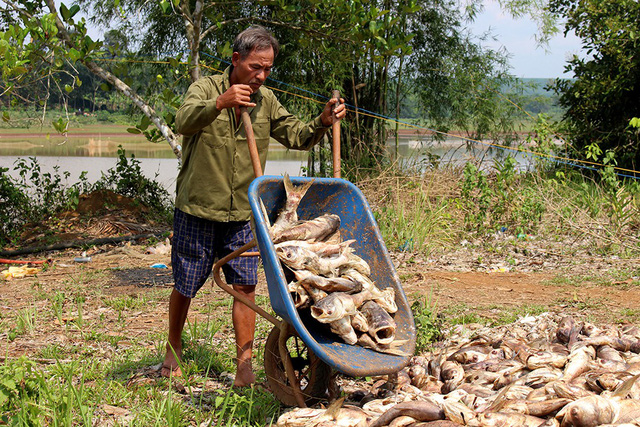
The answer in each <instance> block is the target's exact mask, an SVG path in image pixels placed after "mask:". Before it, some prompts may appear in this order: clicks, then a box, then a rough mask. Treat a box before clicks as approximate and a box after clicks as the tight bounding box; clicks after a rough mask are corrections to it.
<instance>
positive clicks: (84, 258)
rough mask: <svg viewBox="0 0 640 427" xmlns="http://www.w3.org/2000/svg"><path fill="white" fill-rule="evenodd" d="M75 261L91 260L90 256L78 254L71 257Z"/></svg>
mask: <svg viewBox="0 0 640 427" xmlns="http://www.w3.org/2000/svg"><path fill="white" fill-rule="evenodd" d="M73 260H74V261H75V262H91V257H90V256H79V257H75V258H74V259H73Z"/></svg>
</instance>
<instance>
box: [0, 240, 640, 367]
mask: <svg viewBox="0 0 640 427" xmlns="http://www.w3.org/2000/svg"><path fill="white" fill-rule="evenodd" d="M497 242H498V243H499V244H496V245H493V246H492V245H491V244H489V245H487V244H485V245H483V246H482V248H480V247H472V246H471V245H469V244H464V242H463V244H461V245H460V247H458V248H455V249H453V250H450V251H447V252H443V253H442V254H440V255H439V256H437V257H436V256H434V257H431V258H429V257H424V256H419V255H416V254H410V253H392V254H391V257H392V260H393V262H394V264H395V265H396V269H397V272H398V275H399V277H400V279H401V282H402V284H403V288H404V291H405V293H406V295H407V296H408V298H409V300H410V302H412V301H415V300H416V299H418V298H427V299H428V301H429V303H430V304H431V306H432V307H433V308H434V310H436V311H437V312H438V313H439V314H440V316H441V317H442V318H448V319H449V320H455V319H459V320H458V321H465V320H460V319H465V318H466V319H467V321H474V320H476V319H483V320H485V321H489V322H490V321H492V320H496V321H497V320H499V319H500V318H504V317H505V316H506V315H508V314H512V315H513V314H514V313H515V314H517V315H526V314H527V313H529V314H537V313H540V312H542V311H556V312H567V313H572V314H576V315H578V316H581V317H583V318H585V319H587V320H591V321H599V322H635V321H637V316H638V314H639V313H640V310H639V309H638V307H640V293H639V292H638V291H637V285H638V284H639V282H638V277H637V275H638V271H639V269H638V265H637V261H638V260H635V259H631V260H628V259H627V260H623V259H619V258H617V257H615V256H614V257H612V256H600V257H599V256H594V255H587V254H579V253H577V252H576V253H571V254H569V253H567V255H560V254H557V253H550V252H548V251H547V252H543V251H542V249H540V244H539V243H538V242H518V241H516V240H514V239H509V238H506V239H502V240H497ZM153 243H157V242H150V241H144V242H134V243H121V244H117V245H103V246H98V247H94V248H92V249H90V250H88V251H87V253H86V255H87V256H90V257H91V261H90V262H77V261H75V260H74V259H75V258H76V257H80V256H82V255H83V253H82V251H81V250H80V249H67V250H64V251H57V252H51V253H40V254H34V255H30V256H25V257H22V259H30V260H43V259H46V258H47V257H49V258H50V259H51V264H50V265H49V266H47V267H44V268H43V267H42V265H38V266H35V267H37V271H36V272H35V273H36V274H35V275H29V276H26V277H22V278H19V277H18V278H9V279H7V280H4V281H0V325H2V326H3V327H2V328H0V331H2V332H0V354H2V355H6V356H7V357H16V356H19V355H23V354H25V355H29V356H31V357H39V358H46V355H47V352H46V349H47V348H50V346H57V345H62V346H66V347H67V348H68V347H69V346H71V347H73V346H78V347H80V346H81V344H82V343H84V344H85V345H86V328H87V327H90V328H92V329H95V331H96V334H101V335H102V336H107V337H111V338H112V340H113V341H114V342H116V343H117V345H118V348H126V347H127V346H128V345H133V343H134V342H135V343H136V345H139V344H140V341H141V340H142V343H143V345H147V346H148V347H149V348H153V347H154V346H157V345H158V342H160V341H161V338H158V337H162V335H163V334H164V333H165V331H166V327H167V304H168V295H169V293H170V291H171V287H172V285H173V279H172V276H171V268H170V255H169V254H168V253H157V254H149V253H146V252H149V251H152V250H153V249H151V250H150V249H149V248H150V247H153V246H154V245H153ZM156 248H159V249H163V248H162V242H159V244H158V246H156ZM487 248H490V250H488V249H487ZM160 252H162V251H160ZM157 264H161V265H165V266H167V268H157ZM153 265H156V267H152V266H153ZM1 267H2V268H3V269H4V268H7V267H8V266H7V265H5V266H1ZM258 294H259V295H262V296H264V297H265V298H264V299H262V303H263V305H264V304H266V305H267V306H268V303H266V297H267V296H268V295H267V294H268V292H267V289H266V282H265V279H264V276H263V275H262V277H261V280H260V285H259V287H258ZM221 301H222V302H223V303H221ZM224 301H229V297H228V295H227V294H225V293H224V292H222V291H221V290H219V289H217V288H214V287H213V285H212V284H211V282H210V283H209V284H207V285H206V286H205V289H204V292H201V293H200V294H199V296H198V297H197V298H196V299H195V300H194V302H193V305H192V311H191V316H192V319H197V318H201V319H205V318H207V317H210V316H211V313H212V312H214V311H215V310H216V309H215V307H217V306H220V305H221V304H222V305H225V307H227V308H228V303H225V302H224ZM28 313H31V317H33V320H32V322H33V323H34V324H35V325H34V326H32V330H31V331H30V333H27V334H17V336H10V334H11V331H12V330H16V328H18V327H19V326H20V325H22V327H23V328H24V324H25V318H26V317H28V316H26V314H28ZM36 313H37V314H36ZM465 316H466V317H465ZM65 324H66V325H68V324H75V325H80V328H78V329H79V331H78V334H77V337H76V336H75V335H74V333H73V328H72V329H71V333H69V331H70V329H69V328H68V327H67V328H64V326H65ZM29 325H30V323H29V322H28V321H26V327H27V328H28V327H29ZM83 328H84V332H85V334H84V335H83V337H84V340H83V339H81V337H80V335H81V332H82V329H83ZM226 332H229V333H228V335H231V331H226V330H225V329H223V330H221V331H220V333H221V334H225V333H226ZM154 333H155V339H151V338H149V337H150V334H154ZM77 351H88V350H86V349H84V350H82V349H78V350H77ZM107 356H108V355H106V354H105V357H107Z"/></svg>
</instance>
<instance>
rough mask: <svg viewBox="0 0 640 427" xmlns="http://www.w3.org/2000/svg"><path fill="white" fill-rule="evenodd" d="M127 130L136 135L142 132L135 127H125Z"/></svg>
mask: <svg viewBox="0 0 640 427" xmlns="http://www.w3.org/2000/svg"><path fill="white" fill-rule="evenodd" d="M127 132H129V133H133V134H136V135H138V134H141V133H142V131H141V130H140V129H137V128H127Z"/></svg>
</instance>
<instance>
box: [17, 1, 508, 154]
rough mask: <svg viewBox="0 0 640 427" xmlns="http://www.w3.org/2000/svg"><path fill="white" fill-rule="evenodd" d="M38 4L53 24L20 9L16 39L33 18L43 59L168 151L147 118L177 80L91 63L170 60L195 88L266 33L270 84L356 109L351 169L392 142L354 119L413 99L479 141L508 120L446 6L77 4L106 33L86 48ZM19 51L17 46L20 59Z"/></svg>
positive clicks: (484, 56) (489, 58) (488, 75)
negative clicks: (106, 100) (133, 112)
mask: <svg viewBox="0 0 640 427" xmlns="http://www.w3.org/2000/svg"><path fill="white" fill-rule="evenodd" d="M40 1H46V4H45V3H42V4H40V3H38V1H36V2H35V4H37V5H41V6H42V9H46V7H48V8H49V12H50V15H46V14H44V12H39V13H35V12H34V11H31V10H30V9H29V8H27V7H26V6H25V5H23V4H21V6H22V7H19V6H12V8H7V10H9V9H10V10H11V12H12V13H17V16H18V17H19V20H20V22H21V26H17V27H16V28H21V29H25V30H26V31H28V32H30V33H31V32H36V31H37V27H38V26H39V25H40V26H42V23H37V22H31V21H28V20H27V17H29V16H31V17H32V18H33V19H41V20H46V19H49V20H51V22H52V23H53V24H54V27H55V31H56V37H57V38H56V39H55V40H46V46H47V47H46V49H48V51H51V52H55V55H54V56H55V58H56V60H57V61H62V62H64V61H66V62H67V63H68V64H69V65H73V64H74V63H76V62H80V63H82V64H84V65H85V66H86V67H87V69H89V71H90V72H92V73H93V74H94V75H96V76H99V77H100V79H102V80H103V81H105V82H106V83H105V85H104V86H108V87H110V88H115V89H116V90H118V91H120V93H123V94H126V95H127V96H128V97H129V98H130V99H132V100H133V101H134V103H135V104H136V105H137V108H140V109H142V110H143V112H144V114H145V116H144V117H143V119H142V120H141V122H140V124H139V125H138V126H137V127H138V128H139V129H140V130H141V131H142V130H145V129H146V127H147V126H148V125H149V123H151V122H153V123H154V124H155V125H156V127H157V128H158V129H160V130H161V131H162V135H163V137H164V138H165V139H167V140H168V141H169V143H170V144H172V147H175V146H176V141H175V135H173V133H172V132H170V125H171V122H172V119H173V117H172V111H171V108H166V111H165V112H164V117H163V118H160V117H159V115H158V114H157V113H156V112H155V110H153V109H151V110H149V109H150V108H151V106H152V105H153V102H152V101H153V99H154V96H155V97H157V95H158V94H160V97H161V99H160V100H159V101H160V102H159V106H158V108H160V109H161V108H163V105H165V106H167V105H170V104H176V103H178V102H179V96H178V95H176V91H173V90H171V87H168V86H167V85H168V84H178V83H179V82H178V81H179V77H176V76H175V75H174V76H173V77H171V76H169V75H168V74H167V73H164V74H162V73H158V79H157V80H158V82H156V83H153V81H151V82H150V81H149V80H150V79H149V74H150V73H149V72H145V73H144V74H141V75H140V76H141V78H142V79H146V80H145V81H144V83H145V84H144V85H142V84H140V82H138V84H137V85H136V78H135V75H136V66H134V65H129V64H127V65H126V66H124V65H113V66H111V65H107V64H105V63H104V62H100V64H101V66H102V68H99V67H98V62H99V61H100V60H101V59H105V58H106V57H110V58H122V56H121V54H117V53H116V51H115V49H114V46H117V45H120V46H128V47H129V49H130V50H132V52H131V56H130V57H131V58H132V59H134V58H135V59H138V60H139V59H144V58H145V57H146V58H147V59H149V58H148V57H151V58H152V59H155V58H158V57H161V58H166V57H168V59H169V61H171V67H173V68H177V64H178V61H179V60H181V59H182V58H185V57H186V58H187V63H188V69H189V74H188V75H189V80H190V81H195V80H197V79H198V78H199V77H200V76H201V75H202V66H203V65H209V64H214V65H216V66H217V65H220V64H219V63H218V62H219V61H218V60H217V59H210V58H211V57H228V56H230V53H231V52H230V48H229V42H230V41H231V40H232V38H233V36H235V34H237V33H238V32H239V31H240V30H242V29H244V28H246V27H247V26H248V25H250V24H262V25H265V26H267V27H268V28H270V29H271V30H272V31H273V32H274V34H275V35H276V37H278V39H279V40H281V42H282V50H281V55H280V57H279V58H278V62H277V64H276V66H277V72H275V73H274V74H273V77H275V78H277V79H278V80H281V81H286V82H287V83H289V84H291V85H296V86H300V87H303V88H305V89H306V90H310V91H313V92H316V93H320V94H327V95H328V94H329V93H330V92H331V90H332V89H339V90H340V91H341V92H342V93H343V94H344V97H345V98H346V99H347V100H348V102H349V103H351V104H353V105H355V106H356V107H358V109H357V110H356V112H355V114H353V115H352V116H351V117H350V118H349V120H347V121H346V122H345V126H343V139H342V141H343V146H344V150H343V158H344V159H345V160H347V161H351V162H352V163H353V164H358V165H363V164H364V165H368V164H372V163H375V162H378V161H379V159H381V158H384V156H385V154H386V142H387V139H388V135H389V131H390V127H389V126H388V125H387V123H386V122H385V121H384V120H381V119H379V118H377V117H376V116H375V115H372V114H369V113H366V112H363V111H362V110H361V109H364V110H367V111H372V112H374V113H376V114H382V115H392V114H395V116H396V117H399V115H400V105H401V104H402V102H403V100H406V99H408V98H409V96H411V99H415V100H417V101H419V102H420V108H419V111H420V112H421V113H422V114H423V116H427V117H428V119H429V122H430V124H431V125H432V126H433V127H437V128H439V129H444V130H446V129H449V128H451V127H452V126H453V127H457V128H461V129H465V130H468V131H469V132H471V133H473V134H474V135H476V134H482V135H484V134H487V133H490V132H491V131H492V130H495V129H500V130H501V131H504V130H505V129H506V128H507V127H508V126H507V125H506V123H507V120H505V118H508V116H509V115H508V114H505V113H504V110H503V109H502V108H499V107H497V104H496V103H499V102H500V100H499V98H498V96H497V92H498V91H499V88H500V87H501V85H502V82H503V81H504V79H505V78H506V77H507V76H506V74H505V73H504V62H503V61H504V58H502V57H501V55H499V54H496V53H495V52H490V51H484V50H483V49H481V48H480V47H479V46H477V45H476V44H474V42H473V40H472V39H471V38H470V37H469V35H468V34H467V33H466V32H465V29H464V22H465V20H466V19H468V16H464V15H463V14H462V13H461V12H460V11H459V10H458V3H457V2H456V1H454V0H440V1H436V2H427V1H425V0H410V1H408V2H407V1H402V2H400V1H392V0H351V1H348V2H345V1H344V0H324V1H320V0H295V1H291V0H275V1H272V0H270V1H258V2H246V1H239V2H221V3H217V2H213V3H205V2H204V1H203V0H189V1H185V0H171V1H169V0H159V1H151V2H148V1H144V0H132V1H127V2H121V1H119V0H83V1H82V3H81V5H82V6H83V7H85V8H86V10H87V13H88V15H89V16H90V17H91V18H90V22H92V23H93V24H95V25H105V26H107V25H108V26H109V28H111V31H110V32H109V33H107V34H108V37H105V44H101V43H100V42H94V41H93V40H91V39H90V38H89V37H87V35H86V24H85V22H84V21H80V22H75V21H74V20H73V15H74V14H75V13H77V12H78V6H74V7H72V8H71V9H67V8H66V6H64V5H62V6H61V7H60V11H59V12H60V13H54V12H55V9H54V8H53V7H52V4H53V3H52V2H53V0H40ZM477 2H478V0H474V2H473V3H472V4H476V3H477ZM60 16H62V18H60ZM29 19H31V18H29ZM140 29H143V31H140ZM24 45H25V43H24V42H22V43H17V44H16V46H20V48H18V47H16V51H19V50H20V49H23V46H24ZM61 47H64V49H62V48H61ZM88 47H91V49H88ZM56 49H58V50H56ZM23 50H24V49H23ZM65 54H66V56H65ZM203 59H204V61H203ZM27 60H28V61H29V66H32V65H33V64H34V63H35V59H34V58H27ZM6 63H7V61H5V64H6ZM44 64H45V65H43V67H44V69H48V70H51V67H48V68H47V65H46V64H47V63H46V62H44ZM222 67H224V66H222ZM13 68H14V69H16V67H13ZM59 68H60V67H59ZM138 72H139V71H138ZM71 74H73V73H71ZM161 74H162V75H161ZM169 77H171V78H169ZM7 78H12V77H11V76H9V75H7ZM152 80H153V79H152ZM185 87H186V86H185ZM70 89H71V90H73V89H74V86H70ZM183 89H184V87H183ZM147 91H151V92H147ZM180 93H182V92H180ZM416 94H417V95H418V96H414V95H416ZM134 95H135V96H134ZM143 97H144V99H143ZM282 97H283V98H284V99H283V102H285V103H286V105H287V106H288V107H292V108H291V109H292V112H294V113H297V114H298V115H301V116H304V117H307V118H310V117H311V116H312V115H314V114H317V113H318V111H319V106H316V105H311V104H310V103H308V102H300V101H299V100H298V98H295V99H294V98H292V97H290V96H288V95H282ZM146 133H147V134H148V135H149V134H151V132H146ZM158 135H159V134H158V133H155V134H153V135H150V136H152V137H154V138H155V139H157V137H158Z"/></svg>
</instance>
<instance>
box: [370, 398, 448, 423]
mask: <svg viewBox="0 0 640 427" xmlns="http://www.w3.org/2000/svg"><path fill="white" fill-rule="evenodd" d="M402 415H406V416H409V417H411V418H414V419H415V420H417V421H435V420H443V419H444V411H443V410H442V408H440V407H439V406H438V405H435V404H434V403H431V402H425V401H422V400H417V401H413V402H402V403H398V404H397V405H394V406H393V407H391V408H390V409H388V410H387V411H386V412H384V413H383V414H382V415H380V416H379V417H378V418H376V419H375V420H373V422H372V423H371V424H369V427H382V426H386V425H388V424H389V423H390V422H391V421H392V420H394V419H396V418H398V417H399V416H402Z"/></svg>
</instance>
